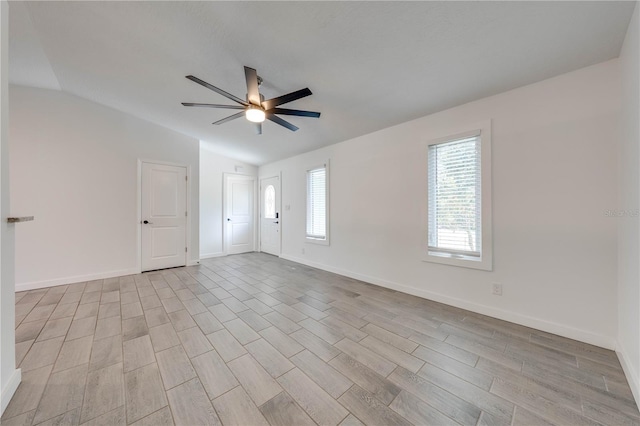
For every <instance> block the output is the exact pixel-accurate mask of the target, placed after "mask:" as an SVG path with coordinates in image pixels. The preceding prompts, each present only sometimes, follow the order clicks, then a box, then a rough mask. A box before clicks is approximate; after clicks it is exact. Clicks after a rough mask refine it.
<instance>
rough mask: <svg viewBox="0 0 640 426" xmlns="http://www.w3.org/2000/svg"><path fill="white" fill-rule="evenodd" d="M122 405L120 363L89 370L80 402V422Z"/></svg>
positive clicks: (122, 381) (122, 387) (122, 382)
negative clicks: (82, 400) (82, 399)
mask: <svg viewBox="0 0 640 426" xmlns="http://www.w3.org/2000/svg"><path fill="white" fill-rule="evenodd" d="M123 405H124V372H123V365H122V363H118V364H114V365H112V366H110V367H106V368H101V369H99V370H95V371H91V372H89V374H88V376H87V386H86V388H85V392H84V402H83V404H82V416H81V422H86V421H88V420H91V419H94V418H96V417H98V416H101V415H103V414H106V413H108V412H110V411H112V410H115V409H116V408H118V407H121V406H123Z"/></svg>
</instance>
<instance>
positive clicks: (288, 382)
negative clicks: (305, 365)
mask: <svg viewBox="0 0 640 426" xmlns="http://www.w3.org/2000/svg"><path fill="white" fill-rule="evenodd" d="M278 382H279V383H280V384H281V385H282V387H283V388H284V389H285V390H286V391H287V392H288V393H289V395H291V397H292V398H293V399H295V401H296V402H297V403H298V404H299V405H300V407H302V408H303V409H304V410H305V411H306V412H307V413H308V414H309V416H310V417H311V418H312V419H313V420H315V421H316V422H317V423H318V424H321V425H337V424H338V423H340V422H341V421H342V420H343V419H344V418H345V417H347V415H348V414H349V412H348V411H347V410H345V409H344V407H343V406H342V405H340V404H338V403H337V402H336V400H335V399H333V398H332V397H331V395H329V394H328V393H326V392H325V391H324V390H322V388H321V387H320V386H318V385H317V384H316V383H315V382H314V381H313V380H311V379H310V378H309V377H307V376H306V375H305V374H304V373H303V372H302V371H300V370H299V369H297V368H294V369H293V370H291V371H289V372H288V373H286V374H284V375H282V376H281V377H280V378H279V379H278Z"/></svg>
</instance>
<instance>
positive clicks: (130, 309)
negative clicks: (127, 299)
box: [122, 302, 143, 319]
mask: <svg viewBox="0 0 640 426" xmlns="http://www.w3.org/2000/svg"><path fill="white" fill-rule="evenodd" d="M139 315H143V312H142V305H141V304H140V302H134V303H129V304H127V305H122V319H129V318H133V317H137V316H139Z"/></svg>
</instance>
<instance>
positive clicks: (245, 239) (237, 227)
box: [225, 175, 255, 254]
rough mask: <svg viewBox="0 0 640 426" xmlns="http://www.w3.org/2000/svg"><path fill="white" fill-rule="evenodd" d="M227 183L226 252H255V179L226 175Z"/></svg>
mask: <svg viewBox="0 0 640 426" xmlns="http://www.w3.org/2000/svg"><path fill="white" fill-rule="evenodd" d="M225 181H226V183H225V210H226V212H225V213H226V217H225V251H226V253H227V254H237V253H246V252H250V251H253V250H254V246H253V241H254V224H253V221H254V216H253V200H254V194H253V188H254V186H255V179H254V178H253V177H251V176H241V175H225Z"/></svg>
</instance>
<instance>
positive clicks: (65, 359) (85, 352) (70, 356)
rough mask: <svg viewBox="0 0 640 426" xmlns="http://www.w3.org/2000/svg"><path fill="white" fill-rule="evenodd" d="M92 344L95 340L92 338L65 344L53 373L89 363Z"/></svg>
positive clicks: (88, 337)
mask: <svg viewBox="0 0 640 426" xmlns="http://www.w3.org/2000/svg"><path fill="white" fill-rule="evenodd" d="M92 344H93V338H92V337H91V336H87V337H83V338H80V339H76V340H71V341H69V342H64V343H63V344H62V349H60V353H59V355H58V359H57V361H56V363H55V366H54V367H53V372H54V373H57V372H58V371H62V370H66V369H67V368H71V367H77V366H78V365H82V364H87V363H89V357H90V356H91V348H92Z"/></svg>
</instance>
